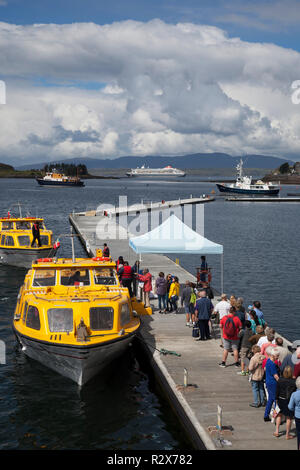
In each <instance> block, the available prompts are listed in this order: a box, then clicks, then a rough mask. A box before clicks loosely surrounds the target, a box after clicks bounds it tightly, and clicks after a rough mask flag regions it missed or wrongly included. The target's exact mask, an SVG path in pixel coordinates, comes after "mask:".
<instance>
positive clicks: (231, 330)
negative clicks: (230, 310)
mask: <svg viewBox="0 0 300 470" xmlns="http://www.w3.org/2000/svg"><path fill="white" fill-rule="evenodd" d="M223 331H224V334H225V335H226V336H227V337H228V338H233V337H234V336H235V335H236V326H235V324H234V321H233V317H228V318H227V319H226V322H225V325H224V330H223Z"/></svg>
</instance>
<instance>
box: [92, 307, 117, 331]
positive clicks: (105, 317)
mask: <svg viewBox="0 0 300 470" xmlns="http://www.w3.org/2000/svg"><path fill="white" fill-rule="evenodd" d="M113 323H114V309H113V308H112V307H91V308H90V325H91V329H92V330H112V328H113Z"/></svg>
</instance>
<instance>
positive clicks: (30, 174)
mask: <svg viewBox="0 0 300 470" xmlns="http://www.w3.org/2000/svg"><path fill="white" fill-rule="evenodd" d="M54 170H56V172H59V173H63V174H64V175H66V176H78V177H79V178H80V179H108V178H109V179H111V178H114V179H115V178H116V177H114V176H100V175H91V174H89V172H88V169H87V167H86V165H84V164H82V163H80V164H78V165H75V164H74V163H59V162H56V163H48V164H46V165H44V167H43V168H42V169H40V170H38V169H35V168H31V169H30V170H16V169H15V168H14V167H13V166H12V165H7V164H5V163H0V178H42V177H43V176H45V174H46V173H49V172H53V171H54Z"/></svg>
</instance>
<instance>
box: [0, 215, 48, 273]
mask: <svg viewBox="0 0 300 470" xmlns="http://www.w3.org/2000/svg"><path fill="white" fill-rule="evenodd" d="M36 222H39V226H40V240H41V245H42V246H41V247H38V246H37V243H36V242H35V244H34V246H33V247H32V246H31V243H32V241H33V234H32V226H33V224H34V223H36ZM52 235H53V234H52V231H51V230H47V229H46V227H45V224H44V219H42V218H39V217H1V218H0V263H2V264H8V265H10V266H19V267H25V268H30V266H31V264H32V261H33V260H34V259H36V258H41V257H48V256H50V255H52V256H54V255H55V253H56V248H55V247H54V246H53V244H52Z"/></svg>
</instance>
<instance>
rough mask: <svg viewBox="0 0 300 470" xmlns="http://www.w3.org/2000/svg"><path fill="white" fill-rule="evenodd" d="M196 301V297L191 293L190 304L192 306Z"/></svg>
mask: <svg viewBox="0 0 300 470" xmlns="http://www.w3.org/2000/svg"><path fill="white" fill-rule="evenodd" d="M196 300H197V297H196V294H195V292H194V291H193V292H192V293H191V297H190V304H193V305H194V303H195V302H196Z"/></svg>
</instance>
